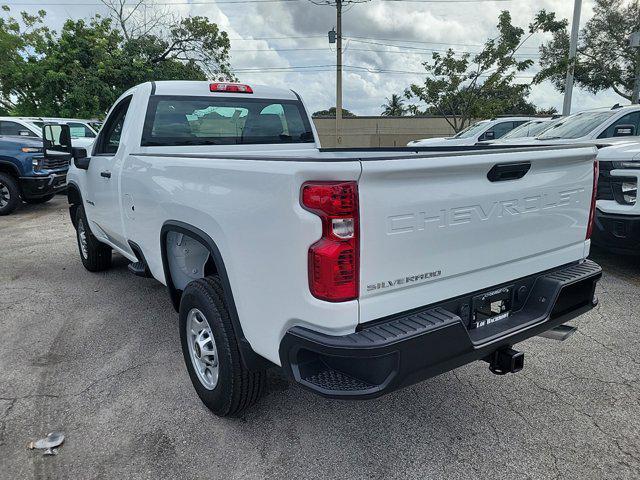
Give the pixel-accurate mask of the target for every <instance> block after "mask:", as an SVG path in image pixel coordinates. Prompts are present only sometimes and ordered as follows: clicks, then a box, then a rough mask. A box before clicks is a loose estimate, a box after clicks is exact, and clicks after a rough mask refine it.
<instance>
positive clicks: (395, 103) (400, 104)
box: [381, 93, 407, 117]
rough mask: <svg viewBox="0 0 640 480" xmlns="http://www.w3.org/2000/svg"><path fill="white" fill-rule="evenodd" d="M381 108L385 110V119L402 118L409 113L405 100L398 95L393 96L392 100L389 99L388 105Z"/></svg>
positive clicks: (383, 113) (383, 112)
mask: <svg viewBox="0 0 640 480" xmlns="http://www.w3.org/2000/svg"><path fill="white" fill-rule="evenodd" d="M381 107H382V108H383V109H384V110H383V111H382V115H383V116H384V117H402V116H404V114H405V113H406V112H407V109H406V108H405V106H404V100H402V97H400V95H398V94H396V93H394V94H392V95H391V98H387V103H386V104H385V105H381Z"/></svg>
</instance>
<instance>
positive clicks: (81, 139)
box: [0, 117, 97, 148]
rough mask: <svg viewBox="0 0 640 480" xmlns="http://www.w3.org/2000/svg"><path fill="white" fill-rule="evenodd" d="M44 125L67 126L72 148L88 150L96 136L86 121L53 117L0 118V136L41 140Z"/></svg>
mask: <svg viewBox="0 0 640 480" xmlns="http://www.w3.org/2000/svg"><path fill="white" fill-rule="evenodd" d="M45 123H58V124H66V125H69V132H70V134H71V138H72V140H73V146H74V147H83V148H90V147H91V145H93V141H94V140H95V138H96V135H97V132H96V131H95V130H94V129H93V127H91V126H90V125H89V122H88V121H87V120H81V119H76V118H54V117H0V135H10V136H22V137H37V138H41V137H42V126H43V125H44V124H45Z"/></svg>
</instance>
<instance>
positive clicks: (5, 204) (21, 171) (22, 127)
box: [0, 117, 100, 215]
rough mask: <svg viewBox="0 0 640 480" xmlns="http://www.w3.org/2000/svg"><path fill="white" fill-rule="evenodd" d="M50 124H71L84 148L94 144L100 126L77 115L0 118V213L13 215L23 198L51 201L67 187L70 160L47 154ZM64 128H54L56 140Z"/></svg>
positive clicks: (72, 134)
mask: <svg viewBox="0 0 640 480" xmlns="http://www.w3.org/2000/svg"><path fill="white" fill-rule="evenodd" d="M49 124H55V125H63V124H64V125H67V126H68V127H69V129H68V132H69V135H70V137H71V140H72V141H73V144H74V146H78V147H83V148H90V147H91V145H92V144H93V142H94V141H95V138H96V136H97V134H98V133H97V132H98V130H99V128H100V122H98V121H91V120H82V119H76V118H45V117H0V215H8V214H10V213H11V212H13V211H14V210H15V209H16V208H17V207H18V205H20V202H21V201H24V202H27V203H44V202H48V201H49V200H51V199H52V198H53V197H54V195H55V194H56V193H57V192H59V191H63V190H64V189H65V187H66V183H67V181H66V179H67V170H68V169H69V161H68V159H66V158H62V157H56V156H52V157H46V156H45V155H44V154H43V152H44V146H43V141H44V134H43V132H44V131H45V130H46V125H49ZM61 131H62V130H61V129H59V128H52V129H51V133H52V135H53V137H52V141H53V142H56V141H59V140H60V138H59V134H60V132H61ZM65 131H66V130H65ZM55 133H57V134H58V138H55Z"/></svg>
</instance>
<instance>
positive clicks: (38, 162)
mask: <svg viewBox="0 0 640 480" xmlns="http://www.w3.org/2000/svg"><path fill="white" fill-rule="evenodd" d="M31 165H33V169H34V170H40V167H41V166H42V158H36V157H34V158H32V159H31Z"/></svg>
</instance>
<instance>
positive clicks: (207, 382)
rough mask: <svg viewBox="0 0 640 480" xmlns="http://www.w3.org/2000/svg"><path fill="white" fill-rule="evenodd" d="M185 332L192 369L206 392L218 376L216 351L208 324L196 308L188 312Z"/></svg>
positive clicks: (215, 382)
mask: <svg viewBox="0 0 640 480" xmlns="http://www.w3.org/2000/svg"><path fill="white" fill-rule="evenodd" d="M186 330H187V332H186V333H187V342H188V344H189V356H190V357H191V363H192V364H193V369H194V370H195V371H196V375H197V376H198V380H200V383H201V384H202V386H203V387H204V388H206V389H207V390H213V389H214V388H216V385H217V384H218V377H219V375H220V366H219V363H218V349H217V348H216V341H215V339H214V338H213V332H212V331H211V327H210V326H209V322H208V321H207V319H206V317H205V316H204V314H203V313H202V312H201V311H200V310H198V309H197V308H192V309H191V310H189V313H188V314H187V322H186Z"/></svg>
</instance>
